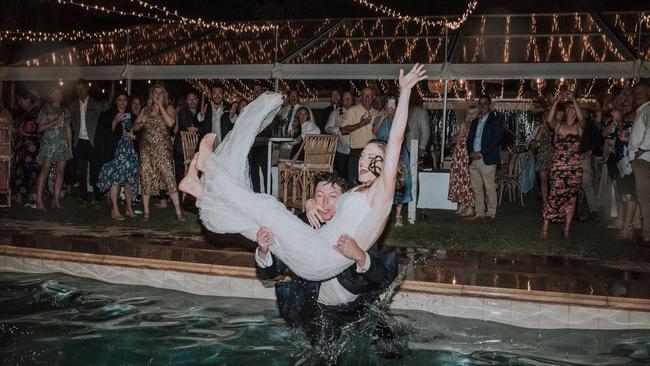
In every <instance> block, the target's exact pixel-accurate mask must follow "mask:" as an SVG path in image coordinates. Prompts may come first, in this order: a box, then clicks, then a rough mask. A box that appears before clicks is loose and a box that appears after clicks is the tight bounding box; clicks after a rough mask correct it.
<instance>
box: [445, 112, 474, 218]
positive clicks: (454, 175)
mask: <svg viewBox="0 0 650 366" xmlns="http://www.w3.org/2000/svg"><path fill="white" fill-rule="evenodd" d="M476 118H478V108H477V107H476V106H471V107H470V108H469V109H467V114H466V115H465V119H464V120H463V121H462V122H461V123H460V128H459V129H458V133H457V134H456V137H454V148H453V150H452V153H451V172H450V174H449V193H448V195H447V198H448V199H449V200H450V201H451V202H456V203H457V204H458V210H456V213H457V214H458V215H461V216H463V217H470V216H474V192H473V191H472V182H471V181H470V180H469V154H468V153H467V136H468V135H469V128H470V126H471V125H472V121H473V120H475V119H476Z"/></svg>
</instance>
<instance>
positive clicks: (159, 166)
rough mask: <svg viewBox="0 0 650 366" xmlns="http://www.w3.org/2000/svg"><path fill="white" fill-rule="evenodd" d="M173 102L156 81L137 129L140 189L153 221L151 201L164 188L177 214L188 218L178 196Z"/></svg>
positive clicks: (180, 218)
mask: <svg viewBox="0 0 650 366" xmlns="http://www.w3.org/2000/svg"><path fill="white" fill-rule="evenodd" d="M168 103H169V97H168V94H167V90H166V89H165V88H164V87H163V86H162V85H160V84H156V85H154V86H152V87H151V89H150V90H149V100H148V101H147V106H146V107H145V108H144V109H143V110H142V112H140V114H139V115H138V118H137V119H136V121H135V124H134V126H133V129H134V130H135V131H138V130H142V140H141V141H140V190H141V191H142V203H143V206H144V221H149V219H150V216H149V212H150V211H149V202H150V200H151V196H152V195H159V194H160V191H161V190H165V191H167V194H168V195H169V197H170V198H171V200H172V203H173V204H174V209H175V211H176V218H177V219H178V220H179V221H185V219H184V218H183V213H182V212H181V205H180V200H179V198H178V187H177V186H176V178H175V176H174V160H173V157H172V141H171V135H170V129H171V128H173V127H174V125H175V124H176V111H175V109H174V106H173V105H171V104H168Z"/></svg>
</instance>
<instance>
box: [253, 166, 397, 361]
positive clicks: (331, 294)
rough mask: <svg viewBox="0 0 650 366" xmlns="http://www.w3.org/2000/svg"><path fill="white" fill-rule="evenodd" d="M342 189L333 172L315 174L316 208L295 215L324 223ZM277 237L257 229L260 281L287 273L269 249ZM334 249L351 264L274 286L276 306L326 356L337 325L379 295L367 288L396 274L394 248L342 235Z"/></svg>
mask: <svg viewBox="0 0 650 366" xmlns="http://www.w3.org/2000/svg"><path fill="white" fill-rule="evenodd" d="M345 187H346V182H345V180H344V179H342V178H340V177H338V176H337V175H336V173H323V174H321V175H318V176H317V177H316V188H315V191H314V198H313V200H314V202H315V203H316V205H315V208H314V209H313V212H310V214H309V215H307V214H301V215H299V216H298V217H299V218H301V219H302V220H303V221H305V223H307V222H308V221H309V220H317V222H315V223H314V225H320V224H321V223H323V225H325V224H326V222H327V221H329V220H331V219H332V217H334V215H335V214H336V201H337V200H338V198H339V197H340V196H341V194H342V191H343V190H344V189H345ZM308 216H311V218H309V217H308ZM275 241H276V238H275V237H274V236H273V233H272V232H271V231H270V230H269V229H266V228H262V229H260V230H259V231H258V233H257V242H258V247H257V250H256V251H255V262H256V267H257V271H258V274H259V275H260V276H261V277H262V278H264V279H272V278H275V277H277V276H278V275H286V274H288V273H289V270H288V268H287V267H286V266H285V265H284V263H282V262H281V261H280V260H279V259H278V258H276V257H275V256H273V255H272V254H271V253H270V252H269V248H270V246H271V245H273V244H274V243H275ZM335 248H336V250H337V251H338V252H339V253H341V254H342V255H343V256H345V257H346V258H349V259H351V260H353V261H355V264H353V265H352V266H350V267H349V268H348V269H347V270H345V271H344V272H342V273H341V274H339V275H338V276H336V277H335V278H333V279H330V280H327V281H323V282H314V281H306V280H303V279H297V280H295V281H290V282H281V283H278V284H277V285H276V295H277V298H278V307H279V308H280V315H281V316H282V317H283V319H285V320H286V321H287V323H288V324H289V325H290V326H292V327H298V328H302V329H304V330H305V332H306V334H307V337H308V339H309V341H310V342H311V343H312V344H315V345H316V344H317V345H318V346H319V347H323V350H324V351H325V353H326V354H330V355H331V352H336V351H337V349H336V346H337V345H338V342H337V340H338V338H339V336H340V333H341V328H343V326H344V325H345V324H347V323H350V322H354V321H357V320H359V319H361V318H363V316H364V315H365V314H366V312H367V305H368V304H371V303H373V302H374V301H376V300H377V294H376V293H371V292H374V291H378V290H383V289H385V288H386V287H387V286H388V285H389V284H390V283H391V282H393V280H394V279H395V277H396V276H397V258H396V256H395V252H394V251H387V252H383V253H381V252H379V249H378V248H377V246H376V245H374V246H373V247H372V248H371V249H369V250H368V252H367V253H366V252H364V251H363V250H362V249H361V248H359V246H358V245H357V243H356V241H355V240H354V239H353V238H352V237H350V236H348V235H342V236H341V237H340V238H339V240H338V242H337V243H336V245H335ZM382 330H385V329H382Z"/></svg>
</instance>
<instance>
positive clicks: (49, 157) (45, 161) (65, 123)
mask: <svg viewBox="0 0 650 366" xmlns="http://www.w3.org/2000/svg"><path fill="white" fill-rule="evenodd" d="M62 101H63V92H62V91H61V90H60V89H58V88H55V89H53V90H52V92H51V93H50V104H48V105H46V106H45V107H44V108H43V109H42V110H41V112H40V114H39V115H38V132H39V133H42V134H43V139H42V141H41V147H40V149H39V151H38V156H37V157H36V161H38V162H39V163H40V164H41V172H40V173H39V175H38V191H37V196H36V208H38V209H40V210H45V205H44V204H43V191H44V190H45V183H46V181H47V178H48V176H49V174H50V170H51V169H52V164H56V178H55V180H54V197H52V207H55V208H61V205H60V203H59V199H60V198H61V187H62V186H63V172H64V170H65V162H66V161H67V160H69V159H72V130H71V128H70V112H69V111H68V109H67V108H65V107H63V106H61V102H62Z"/></svg>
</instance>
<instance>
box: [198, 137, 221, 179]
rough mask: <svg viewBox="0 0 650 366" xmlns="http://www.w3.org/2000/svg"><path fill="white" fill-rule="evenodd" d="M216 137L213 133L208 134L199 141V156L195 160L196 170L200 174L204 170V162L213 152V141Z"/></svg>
mask: <svg viewBox="0 0 650 366" xmlns="http://www.w3.org/2000/svg"><path fill="white" fill-rule="evenodd" d="M216 137H217V135H215V134H214V133H209V134H207V135H205V137H203V138H202V139H201V143H200V144H199V155H198V157H195V158H196V169H197V170H198V171H200V172H202V171H203V169H204V168H205V162H206V161H207V160H208V158H209V157H210V155H212V153H213V152H214V149H213V146H214V139H215V138H216Z"/></svg>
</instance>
